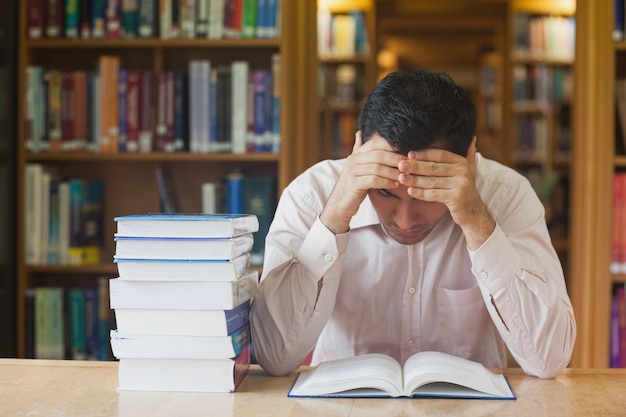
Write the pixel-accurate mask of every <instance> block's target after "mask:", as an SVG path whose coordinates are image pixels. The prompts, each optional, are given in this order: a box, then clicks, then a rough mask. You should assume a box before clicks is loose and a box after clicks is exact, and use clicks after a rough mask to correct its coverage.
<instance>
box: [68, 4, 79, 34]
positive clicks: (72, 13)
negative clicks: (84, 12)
mask: <svg viewBox="0 0 626 417" xmlns="http://www.w3.org/2000/svg"><path fill="white" fill-rule="evenodd" d="M78 7H79V0H65V37H66V38H67V39H77V38H78V35H79V34H80V20H79V13H78Z"/></svg>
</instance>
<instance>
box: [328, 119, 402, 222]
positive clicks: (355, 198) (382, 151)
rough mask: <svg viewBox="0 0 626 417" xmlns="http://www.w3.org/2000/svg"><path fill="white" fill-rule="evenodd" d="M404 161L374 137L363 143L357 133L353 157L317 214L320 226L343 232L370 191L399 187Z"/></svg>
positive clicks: (349, 157) (359, 134)
mask: <svg viewBox="0 0 626 417" xmlns="http://www.w3.org/2000/svg"><path fill="white" fill-rule="evenodd" d="M403 159H407V157H406V156H405V155H400V154H398V153H396V152H395V151H394V149H393V148H392V147H391V146H390V145H389V144H388V143H387V141H385V140H384V139H383V138H382V137H380V136H378V135H377V134H374V135H373V136H372V137H371V138H370V139H369V140H368V141H367V142H365V143H363V140H362V137H361V131H358V132H356V135H355V142H354V147H353V149H352V154H350V156H348V157H347V158H346V163H345V165H344V168H343V171H342V172H341V175H340V177H339V180H338V181H337V184H335V188H334V189H333V192H332V193H331V195H330V197H329V198H328V201H327V202H326V206H325V207H324V210H323V211H322V214H321V215H320V220H321V221H322V223H324V225H325V226H326V227H327V228H328V229H329V230H330V231H331V232H333V233H335V234H340V233H346V232H347V231H348V230H349V228H350V220H351V219H352V217H353V216H354V215H355V214H356V213H357V211H358V210H359V206H360V205H361V203H362V202H363V200H364V199H365V196H366V195H367V192H368V191H369V190H370V189H380V188H384V189H394V188H397V187H398V175H399V174H400V171H399V170H398V163H399V162H400V161H401V160H403Z"/></svg>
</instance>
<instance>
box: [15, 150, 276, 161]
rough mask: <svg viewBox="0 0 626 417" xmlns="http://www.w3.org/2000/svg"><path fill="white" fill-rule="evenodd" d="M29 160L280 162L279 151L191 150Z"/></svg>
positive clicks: (82, 154) (34, 155) (32, 155)
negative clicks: (207, 151)
mask: <svg viewBox="0 0 626 417" xmlns="http://www.w3.org/2000/svg"><path fill="white" fill-rule="evenodd" d="M25 158H26V161H27V162H64V161H81V162H89V161H93V162H109V161H115V162H138V161H143V162H150V161H153V162H213V161H219V162H279V161H280V154H278V153H268V152H259V153H243V154H235V153H189V152H178V153H168V152H150V153H88V152H67V153H63V152H59V153H43V152H42V153H33V152H30V153H27V154H26V156H25Z"/></svg>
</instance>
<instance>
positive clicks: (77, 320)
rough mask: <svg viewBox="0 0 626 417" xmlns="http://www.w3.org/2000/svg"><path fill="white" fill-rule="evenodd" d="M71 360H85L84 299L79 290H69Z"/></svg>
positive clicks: (81, 291)
mask: <svg viewBox="0 0 626 417" xmlns="http://www.w3.org/2000/svg"><path fill="white" fill-rule="evenodd" d="M69 302H70V327H71V335H72V336H71V341H72V342H71V347H72V349H71V351H72V356H71V358H72V359H75V360H85V359H87V354H86V345H85V343H86V339H87V338H86V335H85V329H86V327H85V297H84V293H83V290H82V289H81V288H70V289H69Z"/></svg>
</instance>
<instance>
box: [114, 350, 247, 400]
mask: <svg viewBox="0 0 626 417" xmlns="http://www.w3.org/2000/svg"><path fill="white" fill-rule="evenodd" d="M249 368H250V348H249V346H247V347H246V348H245V349H244V350H243V351H242V352H241V353H239V355H237V356H236V357H235V358H232V359H167V358H122V359H120V360H119V371H118V377H119V386H118V390H120V391H127V390H128V391H189V392H233V391H235V390H236V389H237V387H238V386H239V384H240V383H241V381H242V380H243V379H244V378H245V376H246V374H247V372H248V369H249Z"/></svg>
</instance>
